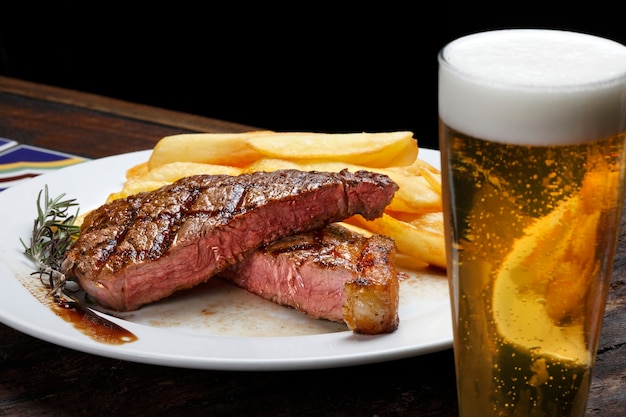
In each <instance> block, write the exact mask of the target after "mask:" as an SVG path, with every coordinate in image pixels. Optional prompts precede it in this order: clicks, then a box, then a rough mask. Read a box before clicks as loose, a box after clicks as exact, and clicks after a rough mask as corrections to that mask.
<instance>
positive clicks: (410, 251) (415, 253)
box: [346, 213, 446, 268]
mask: <svg viewBox="0 0 626 417" xmlns="http://www.w3.org/2000/svg"><path fill="white" fill-rule="evenodd" d="M346 223H352V224H356V225H357V226H361V227H364V228H366V229H369V230H371V231H373V232H375V233H379V234H382V235H386V236H389V237H392V238H393V239H394V240H395V241H396V246H397V248H398V250H399V251H400V252H402V253H404V254H405V255H409V256H412V257H414V258H417V259H421V260H423V261H425V262H427V263H428V264H430V265H433V266H438V267H441V268H445V267H446V249H445V244H444V239H443V214H442V213H428V214H424V215H423V216H419V217H416V218H415V219H414V220H413V221H411V222H406V221H402V220H398V219H396V218H394V217H392V216H391V215H389V214H386V213H384V214H383V215H382V217H379V218H377V219H374V220H365V219H364V218H363V217H362V216H360V215H356V216H352V217H350V219H347V220H346Z"/></svg>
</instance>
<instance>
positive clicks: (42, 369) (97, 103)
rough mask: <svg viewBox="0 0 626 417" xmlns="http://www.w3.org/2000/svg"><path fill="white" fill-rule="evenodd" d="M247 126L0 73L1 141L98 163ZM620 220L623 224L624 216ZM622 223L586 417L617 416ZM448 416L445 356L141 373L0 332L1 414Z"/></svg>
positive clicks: (449, 363) (150, 368)
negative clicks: (302, 367) (176, 138)
mask: <svg viewBox="0 0 626 417" xmlns="http://www.w3.org/2000/svg"><path fill="white" fill-rule="evenodd" d="M251 129H255V128H254V127H250V126H242V125H239V124H235V123H229V122H225V121H221V120H215V119H210V118H206V117H198V116H193V115H189V114H182V113H177V112H172V111H166V110H162V109H157V108H153V107H148V106H142V105H136V104H132V103H127V102H122V101H118V100H112V99H108V98H104V97H100V96H94V95H88V94H82V93H78V92H74V91H68V90H63V89H59V88H52V87H48V86H42V85H36V84H32V83H27V82H23V81H18V80H14V79H10V78H4V77H0V137H5V138H9V139H14V140H17V141H18V142H21V143H25V144H30V145H36V146H40V147H44V148H49V149H55V150H58V151H63V152H68V153H72V154H76V155H81V156H84V157H88V158H100V157H105V156H109V155H115V154H119V153H124V152H130V151H136V150H143V149H150V148H152V147H153V146H154V145H155V143H156V142H157V141H158V139H160V138H161V137H163V136H166V135H170V134H175V133H185V132H198V131H204V132H240V131H246V130H251ZM624 221H626V217H625V218H624ZM625 232H626V224H624V227H622V235H621V238H620V245H619V251H618V255H617V258H616V262H615V272H614V276H613V281H612V285H611V291H610V294H609V304H608V308H607V311H606V315H605V319H604V328H603V333H602V338H601V341H600V349H599V352H598V359H597V365H596V368H595V374H594V379H593V386H592V389H591V395H590V399H589V404H588V413H587V415H588V416H602V417H610V416H623V415H624V410H626V359H625V358H626V329H625V323H626V285H625V284H626V236H625V235H624V233H625ZM25 415H28V416H44V415H45V416H70V415H71V416H75V415H76V416H78V415H80V416H82V415H115V416H123V415H132V416H155V415H163V416H165V415H167V416H170V415H185V416H194V415H202V416H204V415H237V416H240V415H241V416H243V415H245V416H250V415H254V416H350V417H353V416H381V417H382V416H413V417H415V416H429V417H451V416H457V415H458V412H457V400H456V387H455V377H454V364H453V355H452V350H451V349H447V350H444V351H440V352H436V353H431V354H427V355H422V356H417V357H413V358H409V359H403V360H396V361H391V362H386V363H379V364H373V365H362V366H351V367H344V368H336V369H320V370H307V371H269V372H248V371H236V372H229V371H208V370H193V369H191V370H190V369H179V368H172V367H166V366H155V365H146V364H140V363H132V362H126V361H123V360H116V359H109V358H105V357H99V356H94V355H90V354H86V353H82V352H78V351H74V350H71V349H66V348H63V347H59V346H56V345H53V344H50V343H48V342H44V341H41V340H38V339H36V338H33V337H30V336H27V335H25V334H23V333H20V332H18V331H16V330H13V329H12V328H10V327H7V326H5V325H3V324H0V416H25Z"/></svg>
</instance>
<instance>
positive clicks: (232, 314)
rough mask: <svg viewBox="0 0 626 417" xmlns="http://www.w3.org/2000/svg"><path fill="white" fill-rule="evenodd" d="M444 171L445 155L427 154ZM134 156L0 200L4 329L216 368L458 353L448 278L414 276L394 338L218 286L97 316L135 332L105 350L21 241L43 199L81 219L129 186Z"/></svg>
mask: <svg viewBox="0 0 626 417" xmlns="http://www.w3.org/2000/svg"><path fill="white" fill-rule="evenodd" d="M420 152H421V153H420V155H421V158H422V159H424V160H426V161H428V162H430V163H431V164H433V165H435V166H437V167H438V166H439V152H438V151H433V150H428V149H421V150H420ZM149 155H150V151H142V152H135V153H130V154H124V155H119V156H114V157H109V158H103V159H99V160H95V161H90V162H85V163H82V164H79V165H75V166H72V167H68V168H64V169H60V170H58V171H55V172H52V173H49V174H45V175H41V176H39V177H36V178H33V179H32V180H29V181H27V182H25V183H23V184H20V185H17V186H15V187H12V188H9V189H8V190H6V191H3V192H1V193H0V218H1V219H3V230H2V234H1V235H0V288H1V290H0V321H2V322H3V323H5V324H6V325H8V326H11V327H13V328H15V329H17V330H19V331H21V332H24V333H26V334H29V335H31V336H34V337H37V338H39V339H42V340H45V341H48V342H51V343H55V344H57V345H60V346H65V347H68V348H71V349H75V350H78V351H82V352H88V353H91V354H95V355H101V356H105V357H111V358H117V359H124V360H129V361H135V362H142V363H150V364H158V365H167V366H176V367H185V368H199V369H215V370H295V369H314V368H330V367H341V366H349V365H358V364H366V363H374V362H383V361H388V360H394V359H400V358H406V357H410V356H416V355H422V354H427V353H431V352H435V351H439V350H443V349H447V348H449V347H451V345H452V325H451V315H450V307H449V299H448V287H447V281H446V277H445V276H444V274H441V273H437V272H434V271H432V270H425V271H409V278H408V279H405V280H404V281H403V282H402V284H401V299H400V308H399V315H400V326H399V328H398V330H397V331H395V332H394V333H391V334H385V335H376V336H364V335H356V334H353V333H352V332H351V331H349V330H348V329H347V327H345V326H344V325H342V324H338V323H331V322H327V321H324V320H313V319H309V318H307V317H304V316H303V315H302V314H300V313H298V312H296V311H293V310H290V309H288V308H284V307H280V306H277V305H274V304H273V303H271V302H268V301H265V300H262V299H260V298H259V297H255V296H253V295H251V294H249V293H247V292H245V291H243V290H240V289H238V288H234V287H233V286H231V285H230V284H226V283H223V282H221V281H219V280H214V281H213V282H212V281H209V283H208V284H206V285H204V286H202V287H200V288H197V289H194V290H191V291H188V292H186V293H183V294H179V295H176V296H173V297H171V298H170V299H167V300H164V301H163V302H160V303H156V304H153V305H150V306H147V307H144V308H142V309H140V310H139V311H137V312H133V313H128V314H124V315H121V316H120V315H117V317H114V316H113V315H110V314H107V313H106V312H104V313H102V312H100V313H98V314H100V315H101V316H103V317H106V318H108V319H109V320H111V321H113V322H115V323H117V324H119V325H121V326H122V327H123V328H125V329H127V330H128V331H130V332H132V333H133V334H134V335H135V336H136V337H137V340H136V341H133V342H130V343H121V344H113V343H104V342H101V341H98V340H96V339H95V338H93V337H90V336H89V335H87V334H86V333H85V332H83V331H80V330H78V329H77V328H76V327H75V326H74V324H73V323H72V321H67V320H64V319H62V318H60V317H59V316H58V315H56V314H55V313H54V311H53V310H54V309H52V308H51V306H50V302H49V301H48V302H47V301H46V300H49V297H46V296H45V294H44V291H43V289H42V288H43V286H42V284H41V283H40V282H39V280H38V278H36V277H34V276H32V275H30V274H31V273H32V272H33V271H34V266H33V265H32V264H31V263H30V261H29V260H28V259H27V258H26V257H25V256H24V255H23V246H22V244H21V243H20V241H19V239H20V238H22V239H24V241H26V242H28V238H29V236H30V233H31V230H32V227H33V220H34V219H35V217H36V214H37V206H36V200H37V195H38V193H39V191H40V190H42V189H43V188H44V186H46V185H47V186H48V188H49V192H50V196H52V197H54V196H57V195H59V194H62V193H65V194H66V198H75V199H76V200H77V202H78V203H79V204H80V207H81V210H82V211H87V210H90V209H93V208H96V207H97V206H99V205H101V204H102V203H103V202H104V201H105V199H106V197H107V196H108V194H109V193H111V192H114V191H118V190H120V189H121V188H122V185H123V182H124V174H125V171H126V170H127V169H128V168H130V167H131V166H134V165H135V164H138V163H140V162H144V161H146V160H147V159H148V157H149Z"/></svg>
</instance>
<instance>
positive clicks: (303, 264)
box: [220, 224, 399, 334]
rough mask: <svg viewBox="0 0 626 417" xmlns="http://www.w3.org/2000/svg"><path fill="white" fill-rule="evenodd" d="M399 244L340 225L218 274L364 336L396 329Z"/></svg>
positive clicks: (294, 238) (287, 241) (279, 244)
mask: <svg viewBox="0 0 626 417" xmlns="http://www.w3.org/2000/svg"><path fill="white" fill-rule="evenodd" d="M394 257H395V244H394V241H393V240H392V239H390V238H388V237H386V236H380V235H373V236H372V237H370V238H366V237H364V236H363V235H360V234H358V233H355V232H352V231H350V230H348V229H346V228H345V227H342V226H340V225H338V224H331V225H329V226H327V227H325V228H324V229H320V230H316V231H312V232H307V233H299V234H296V235H291V236H288V237H285V238H282V239H280V240H278V241H275V242H272V243H270V244H268V245H265V246H264V247H262V248H260V249H258V250H256V251H254V252H252V253H250V254H249V255H248V256H246V257H245V259H243V260H242V261H240V262H238V263H236V264H234V265H231V266H229V267H228V268H226V269H225V270H224V271H222V272H221V273H220V276H222V277H224V278H225V279H227V280H229V281H231V282H233V283H235V284H236V285H237V286H239V287H241V288H244V289H246V290H248V291H249V292H251V293H254V294H256V295H259V296H261V297H263V298H265V299H268V300H271V301H273V302H275V303H278V304H281V305H285V306H289V307H292V308H294V309H296V310H299V311H301V312H303V313H306V314H307V315H309V316H311V317H314V318H322V319H327V320H333V321H338V322H345V323H346V324H347V325H348V327H349V328H350V329H351V330H353V331H355V332H357V333H364V334H379V333H390V332H392V331H394V330H396V328H397V327H398V323H399V318H398V302H399V282H398V272H397V270H396V268H395V263H394Z"/></svg>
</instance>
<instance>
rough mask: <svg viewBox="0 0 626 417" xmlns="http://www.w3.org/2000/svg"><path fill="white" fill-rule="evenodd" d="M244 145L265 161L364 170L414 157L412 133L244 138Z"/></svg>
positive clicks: (415, 154)
mask: <svg viewBox="0 0 626 417" xmlns="http://www.w3.org/2000/svg"><path fill="white" fill-rule="evenodd" d="M248 144H249V145H250V146H251V147H252V148H253V149H255V150H256V151H257V152H259V153H261V154H263V155H265V156H266V157H268V158H277V159H286V160H290V161H303V162H311V161H335V162H346V163H350V164H358V165H363V166H367V167H384V166H390V164H392V163H394V164H401V165H404V164H409V163H411V162H412V161H413V160H414V159H415V158H416V157H417V153H418V147H417V141H416V140H415V139H414V138H413V133H412V132H391V133H304V132H294V133H289V132H285V133H274V134H259V135H256V136H251V137H249V138H248Z"/></svg>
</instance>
